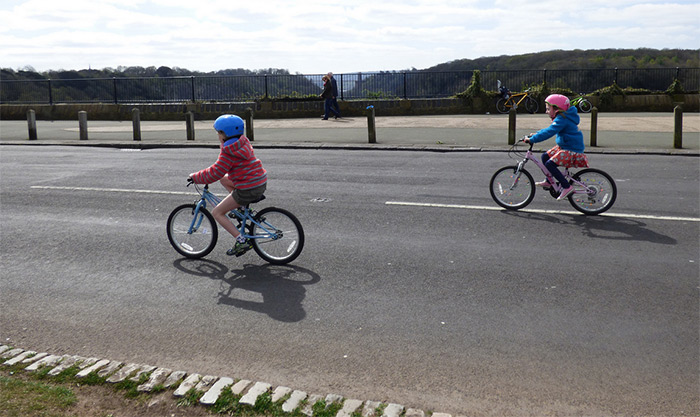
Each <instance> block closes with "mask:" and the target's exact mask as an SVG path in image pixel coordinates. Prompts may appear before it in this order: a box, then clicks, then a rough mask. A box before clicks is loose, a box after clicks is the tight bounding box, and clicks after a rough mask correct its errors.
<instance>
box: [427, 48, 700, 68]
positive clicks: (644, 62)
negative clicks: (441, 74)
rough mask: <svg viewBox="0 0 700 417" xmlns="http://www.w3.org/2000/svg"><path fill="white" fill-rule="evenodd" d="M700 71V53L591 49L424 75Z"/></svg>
mask: <svg viewBox="0 0 700 417" xmlns="http://www.w3.org/2000/svg"><path fill="white" fill-rule="evenodd" d="M671 67H685V68H698V67H700V49H661V50H658V49H645V48H642V49H588V50H585V51H584V50H580V49H576V50H573V51H562V50H555V51H547V52H537V53H532V54H523V55H501V56H494V57H483V58H477V59H458V60H454V61H450V62H446V63H444V64H439V65H436V66H434V67H430V68H427V69H425V70H423V71H470V70H475V69H478V70H482V71H494V70H503V71H505V70H522V69H552V70H554V69H606V68H671Z"/></svg>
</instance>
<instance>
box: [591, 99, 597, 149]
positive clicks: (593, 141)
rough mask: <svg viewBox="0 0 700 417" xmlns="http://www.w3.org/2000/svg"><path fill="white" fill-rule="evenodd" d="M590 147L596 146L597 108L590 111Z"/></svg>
mask: <svg viewBox="0 0 700 417" xmlns="http://www.w3.org/2000/svg"><path fill="white" fill-rule="evenodd" d="M591 146H598V108H597V107H593V109H591Z"/></svg>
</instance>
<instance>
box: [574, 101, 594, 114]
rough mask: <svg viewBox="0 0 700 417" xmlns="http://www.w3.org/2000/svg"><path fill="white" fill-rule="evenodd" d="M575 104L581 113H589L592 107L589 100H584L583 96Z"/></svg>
mask: <svg viewBox="0 0 700 417" xmlns="http://www.w3.org/2000/svg"><path fill="white" fill-rule="evenodd" d="M577 106H578V109H579V110H581V113H589V112H590V111H591V109H592V108H593V105H592V104H591V102H590V101H588V100H586V99H585V98H584V99H581V101H579V102H578V104H577Z"/></svg>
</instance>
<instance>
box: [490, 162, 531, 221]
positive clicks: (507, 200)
mask: <svg viewBox="0 0 700 417" xmlns="http://www.w3.org/2000/svg"><path fill="white" fill-rule="evenodd" d="M489 191H491V197H492V198H493V201H495V202H496V204H498V205H499V206H501V207H503V208H505V209H508V210H518V209H521V208H523V207H525V206H527V205H528V204H530V202H531V201H532V199H533V198H535V181H534V180H533V179H532V175H530V173H529V172H527V171H526V170H524V169H522V170H520V171H518V167H517V166H515V165H513V166H507V167H503V168H501V169H499V170H498V171H496V173H495V174H493V176H492V177H491V183H490V186H489Z"/></svg>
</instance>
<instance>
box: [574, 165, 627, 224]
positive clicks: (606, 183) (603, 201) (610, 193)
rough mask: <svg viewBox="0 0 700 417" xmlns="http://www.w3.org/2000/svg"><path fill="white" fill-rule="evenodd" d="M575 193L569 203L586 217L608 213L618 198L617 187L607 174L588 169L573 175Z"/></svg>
mask: <svg viewBox="0 0 700 417" xmlns="http://www.w3.org/2000/svg"><path fill="white" fill-rule="evenodd" d="M571 178H573V179H574V180H575V181H576V182H579V183H581V184H583V185H584V186H585V188H584V187H582V186H581V185H579V184H577V183H576V182H573V186H574V191H575V192H574V193H573V194H571V195H570V196H569V202H570V203H571V205H572V206H573V207H574V208H575V209H576V210H578V211H580V212H581V213H583V214H586V215H589V216H590V215H596V214H600V213H603V212H604V211H607V210H608V209H610V207H612V205H613V204H614V203H615V199H616V198H617V186H616V185H615V181H613V179H612V177H610V175H608V174H607V173H606V172H604V171H601V170H599V169H595V168H586V169H582V170H581V171H579V172H577V173H576V174H574V175H572V176H571Z"/></svg>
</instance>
